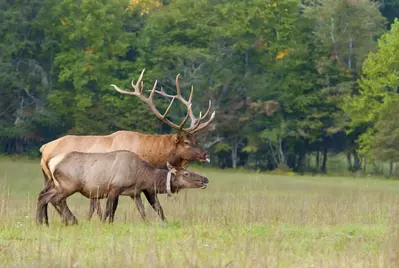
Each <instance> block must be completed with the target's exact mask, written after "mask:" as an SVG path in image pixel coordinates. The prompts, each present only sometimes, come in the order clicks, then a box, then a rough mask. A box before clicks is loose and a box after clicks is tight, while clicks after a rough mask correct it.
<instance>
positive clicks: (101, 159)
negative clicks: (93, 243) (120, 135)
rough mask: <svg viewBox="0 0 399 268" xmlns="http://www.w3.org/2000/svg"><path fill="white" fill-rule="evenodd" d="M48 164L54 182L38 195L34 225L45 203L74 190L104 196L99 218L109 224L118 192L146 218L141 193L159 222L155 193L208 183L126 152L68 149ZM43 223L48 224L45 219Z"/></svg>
mask: <svg viewBox="0 0 399 268" xmlns="http://www.w3.org/2000/svg"><path fill="white" fill-rule="evenodd" d="M48 166H49V169H50V172H51V175H52V179H53V180H54V181H53V183H50V184H47V185H46V186H45V188H44V189H43V190H42V191H41V192H40V194H39V197H38V204H37V211H36V222H37V223H38V224H43V217H44V216H45V215H46V214H47V211H46V210H47V206H46V204H48V203H49V202H52V203H53V204H55V205H56V206H59V203H60V202H61V201H62V200H65V199H66V198H68V197H69V196H71V195H73V194H74V193H76V192H80V193H81V194H82V195H84V196H85V197H87V198H90V199H96V200H97V199H102V198H107V205H106V209H105V213H104V215H103V217H102V221H106V219H107V218H108V220H109V223H111V222H113V220H114V215H115V210H116V208H117V206H118V199H119V196H120V195H128V196H130V197H131V198H133V199H134V200H135V202H136V206H137V209H138V210H139V212H140V215H141V217H142V219H143V220H146V215H145V211H144V206H143V203H142V201H141V196H140V195H141V193H142V192H143V193H144V194H145V196H146V197H147V200H148V201H149V203H150V204H151V206H152V207H153V209H154V210H155V211H157V212H158V214H159V216H160V218H161V219H162V221H165V220H166V218H165V215H164V212H163V209H162V207H161V205H160V203H159V201H158V198H157V194H159V193H166V192H167V193H168V194H169V195H171V194H172V193H173V192H178V191H179V190H180V189H184V188H203V189H204V188H206V186H207V184H208V182H209V181H208V179H207V178H205V177H203V176H200V175H198V174H195V173H193V172H188V171H187V170H185V169H183V168H179V167H177V168H174V167H172V166H171V165H170V164H169V163H167V167H168V169H167V170H166V169H160V168H156V167H154V166H152V165H150V164H149V163H148V162H146V161H144V160H142V159H141V158H140V157H138V156H137V155H136V154H135V153H132V152H130V151H114V152H110V153H80V152H71V153H67V154H61V155H59V156H56V157H54V158H52V159H51V160H50V161H49V163H48ZM71 213H72V212H71ZM45 224H46V225H48V221H45Z"/></svg>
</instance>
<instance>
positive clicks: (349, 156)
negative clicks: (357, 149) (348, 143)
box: [346, 152, 353, 171]
mask: <svg viewBox="0 0 399 268" xmlns="http://www.w3.org/2000/svg"><path fill="white" fill-rule="evenodd" d="M346 163H347V166H348V171H352V170H353V167H352V158H351V153H350V152H347V153H346Z"/></svg>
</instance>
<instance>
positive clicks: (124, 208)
mask: <svg viewBox="0 0 399 268" xmlns="http://www.w3.org/2000/svg"><path fill="white" fill-rule="evenodd" d="M194 169H195V170H196V171H197V172H199V173H201V174H203V175H205V176H207V177H208V178H209V180H210V183H209V186H208V188H207V189H205V190H202V189H195V190H185V191H182V192H180V193H179V194H178V195H175V196H173V197H171V198H168V197H167V196H166V195H161V196H160V202H161V204H162V206H163V208H164V211H165V214H166V217H167V219H168V222H167V223H166V224H164V223H162V222H161V221H160V220H159V218H158V216H157V215H156V213H155V212H154V211H153V210H152V208H151V207H150V206H149V204H148V202H147V201H146V200H145V198H144V196H143V202H144V204H145V207H146V211H147V213H148V217H149V222H150V223H149V224H145V223H144V222H142V220H141V218H140V215H139V213H138V211H137V210H136V207H135V204H134V202H133V201H132V200H131V199H130V198H128V197H121V198H120V201H119V206H118V209H117V211H116V218H115V223H114V224H111V225H110V224H108V223H107V224H104V223H101V222H100V221H99V219H98V217H97V215H94V216H93V219H92V220H91V221H87V220H86V215H87V211H88V207H89V200H88V199H86V198H84V197H82V196H80V194H75V195H74V196H72V197H70V198H69V199H68V204H69V206H70V208H71V210H72V212H73V213H74V214H75V215H76V216H77V218H78V219H79V224H78V225H74V226H64V225H62V224H61V221H60V218H59V216H58V214H57V213H56V212H55V210H54V208H53V207H52V206H51V205H49V215H50V227H45V226H36V223H35V206H36V196H37V194H38V192H39V191H40V190H41V188H42V185H43V177H42V174H41V171H40V167H39V161H38V160H11V159H8V158H3V159H0V263H1V264H2V267H399V252H398V251H399V250H398V249H399V240H398V239H399V236H398V220H399V218H398V212H399V209H398V208H399V206H398V204H399V183H398V182H397V181H394V180H386V179H376V178H372V177H367V178H360V177H321V176H299V175H290V176H283V175H270V174H261V173H254V172H252V173H251V172H244V171H235V170H234V171H233V170H216V169H207V168H199V167H196V168H194ZM104 204H105V202H104V201H102V205H103V207H104Z"/></svg>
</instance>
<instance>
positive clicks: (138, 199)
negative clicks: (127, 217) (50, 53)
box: [130, 195, 147, 221]
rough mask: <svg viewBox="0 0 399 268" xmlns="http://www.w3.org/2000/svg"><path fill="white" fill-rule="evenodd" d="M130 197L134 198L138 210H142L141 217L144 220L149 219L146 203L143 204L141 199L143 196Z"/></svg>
mask: <svg viewBox="0 0 399 268" xmlns="http://www.w3.org/2000/svg"><path fill="white" fill-rule="evenodd" d="M130 198H132V199H134V202H135V203H136V207H137V210H138V211H139V212H140V216H141V219H143V221H147V219H146V214H145V209H144V205H143V202H142V201H141V196H140V195H135V196H131V197H130Z"/></svg>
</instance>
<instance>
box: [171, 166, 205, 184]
mask: <svg viewBox="0 0 399 268" xmlns="http://www.w3.org/2000/svg"><path fill="white" fill-rule="evenodd" d="M166 166H167V168H168V171H169V172H170V173H171V174H173V175H174V176H171V178H170V182H168V183H170V185H171V186H172V188H177V189H183V188H187V189H189V188H201V189H205V188H206V187H207V185H208V183H209V180H208V178H206V177H203V176H201V175H199V174H197V173H194V172H189V171H187V170H186V169H185V168H179V167H177V168H176V167H174V166H172V165H171V164H169V162H167V163H166Z"/></svg>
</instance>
